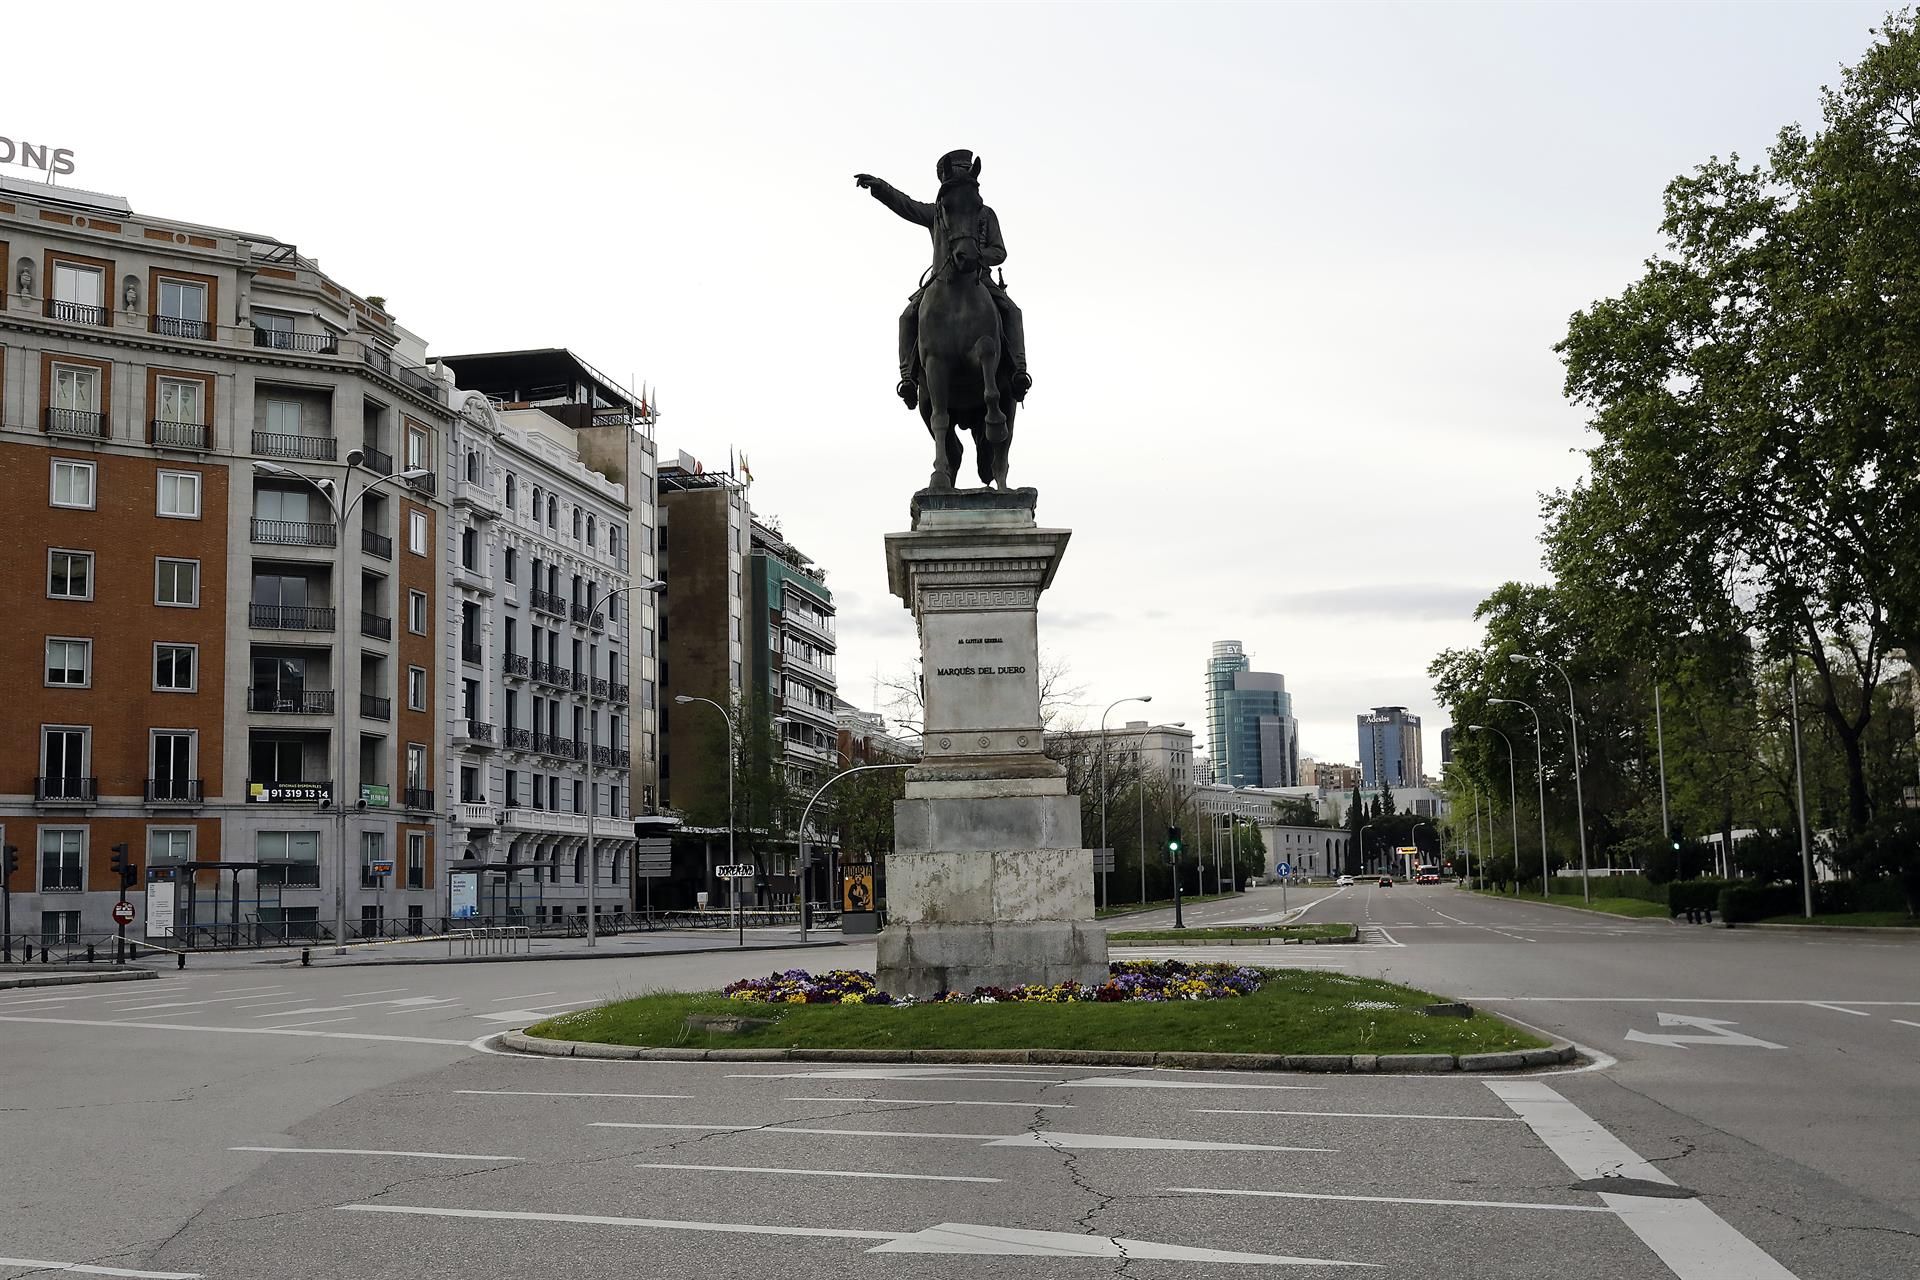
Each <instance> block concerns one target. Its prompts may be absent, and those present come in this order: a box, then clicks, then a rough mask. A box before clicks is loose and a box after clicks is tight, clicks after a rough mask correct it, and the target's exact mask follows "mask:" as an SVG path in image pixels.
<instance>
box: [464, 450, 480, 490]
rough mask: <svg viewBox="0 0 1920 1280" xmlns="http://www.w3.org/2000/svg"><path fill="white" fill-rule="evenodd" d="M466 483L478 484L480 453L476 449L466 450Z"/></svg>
mask: <svg viewBox="0 0 1920 1280" xmlns="http://www.w3.org/2000/svg"><path fill="white" fill-rule="evenodd" d="M467 483H468V484H479V483H480V451H479V450H478V449H469V450H467Z"/></svg>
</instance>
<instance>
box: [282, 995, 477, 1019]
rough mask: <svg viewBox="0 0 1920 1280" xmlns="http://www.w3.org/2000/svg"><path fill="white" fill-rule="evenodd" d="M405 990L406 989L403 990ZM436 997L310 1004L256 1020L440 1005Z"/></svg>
mask: <svg viewBox="0 0 1920 1280" xmlns="http://www.w3.org/2000/svg"><path fill="white" fill-rule="evenodd" d="M401 990H403V991H404V990H405V988H404V987H403V988H401ZM438 1003H439V1000H438V999H437V998H436V997H434V996H408V997H407V998H406V999H404V1000H362V1001H360V1002H359V1003H358V1004H310V1005H308V1006H307V1007H306V1008H304V1009H283V1010H281V1011H280V1012H279V1013H256V1014H254V1015H253V1016H254V1017H256V1018H295V1017H298V1016H300V1015H301V1014H303V1013H345V1012H346V1011H347V1010H349V1009H375V1008H378V1007H379V1006H381V1005H383V1004H391V1005H400V1006H403V1007H409V1006H410V1007H413V1008H419V1007H420V1006H421V1005H430V1004H438Z"/></svg>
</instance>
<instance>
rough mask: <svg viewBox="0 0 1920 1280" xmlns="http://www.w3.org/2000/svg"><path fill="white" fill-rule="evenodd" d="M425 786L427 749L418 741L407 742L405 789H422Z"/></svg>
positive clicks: (424, 788)
mask: <svg viewBox="0 0 1920 1280" xmlns="http://www.w3.org/2000/svg"><path fill="white" fill-rule="evenodd" d="M426 788H427V749H426V747H425V746H424V745H422V744H421V743H418V742H409V743H408V744H407V789H408V790H410V791H424V790H426Z"/></svg>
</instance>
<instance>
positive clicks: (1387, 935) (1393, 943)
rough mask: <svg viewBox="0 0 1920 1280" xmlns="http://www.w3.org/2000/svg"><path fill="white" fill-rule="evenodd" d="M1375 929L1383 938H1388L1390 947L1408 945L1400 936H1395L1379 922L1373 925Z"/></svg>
mask: <svg viewBox="0 0 1920 1280" xmlns="http://www.w3.org/2000/svg"><path fill="white" fill-rule="evenodd" d="M1373 931H1374V932H1375V933H1377V934H1379V935H1380V936H1381V937H1382V938H1385V939H1386V940H1387V945H1388V946H1390V947H1404V946H1406V945H1407V944H1406V943H1404V942H1402V941H1400V940H1399V939H1398V938H1395V937H1394V936H1393V935H1392V934H1390V933H1388V932H1387V931H1386V930H1385V929H1382V928H1381V927H1380V926H1379V925H1377V924H1376V925H1374V926H1373Z"/></svg>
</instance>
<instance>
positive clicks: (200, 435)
mask: <svg viewBox="0 0 1920 1280" xmlns="http://www.w3.org/2000/svg"><path fill="white" fill-rule="evenodd" d="M147 439H148V441H150V442H151V443H153V444H156V445H160V446H163V447H165V448H171V449H207V448H211V447H212V440H211V438H210V436H209V434H208V432H207V428H206V427H205V426H204V425H203V424H201V423H198V422H169V421H167V420H166V419H165V418H154V419H153V420H152V421H150V422H149V423H148V424H147Z"/></svg>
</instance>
